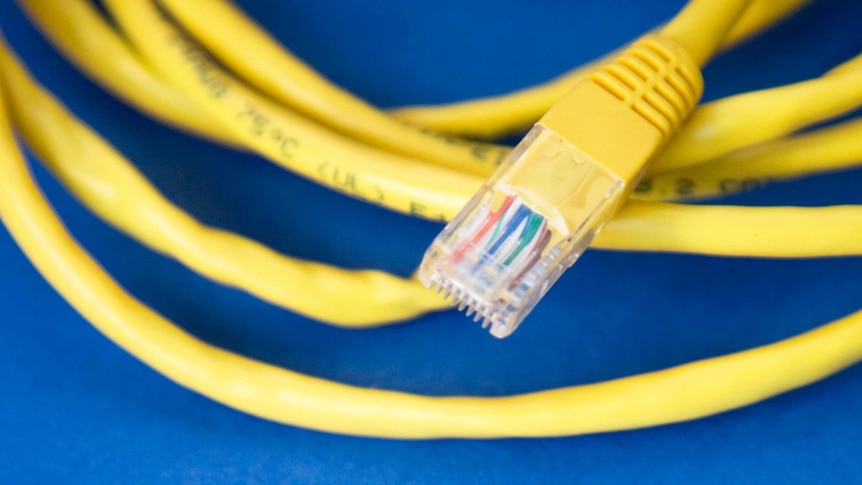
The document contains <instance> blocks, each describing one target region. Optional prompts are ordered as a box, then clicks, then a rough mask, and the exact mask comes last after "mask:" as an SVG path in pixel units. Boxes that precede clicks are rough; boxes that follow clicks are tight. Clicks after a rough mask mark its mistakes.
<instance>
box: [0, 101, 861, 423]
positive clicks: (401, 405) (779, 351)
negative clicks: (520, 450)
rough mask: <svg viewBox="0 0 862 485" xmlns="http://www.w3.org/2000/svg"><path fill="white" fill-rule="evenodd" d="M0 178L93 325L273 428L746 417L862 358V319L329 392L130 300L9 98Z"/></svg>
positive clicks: (51, 271)
mask: <svg viewBox="0 0 862 485" xmlns="http://www.w3.org/2000/svg"><path fill="white" fill-rule="evenodd" d="M0 170H2V172H3V173H4V174H5V175H4V177H2V178H0V218H2V220H3V223H4V225H5V226H6V228H7V229H8V230H9V232H10V234H12V236H13V238H14V239H15V240H16V242H17V243H18V244H19V245H20V247H21V248H22V249H23V250H24V252H25V253H26V254H27V257H28V258H30V260H31V261H32V262H33V264H34V265H35V266H36V267H37V269H38V270H39V271H40V272H41V273H42V275H43V276H44V277H45V278H46V279H47V280H48V281H49V282H50V283H51V285H52V286H54V288H55V289H57V291H58V292H59V293H60V294H61V295H62V296H63V297H64V298H65V299H66V300H67V301H68V302H69V303H70V304H71V305H72V306H73V307H74V308H75V309H76V310H77V311H78V312H79V313H81V315H82V316H84V318H86V319H87V320H89V321H90V322H91V323H92V324H93V325H94V326H95V327H96V328H97V329H98V330H99V331H101V332H102V333H103V334H105V335H106V336H107V337H108V338H109V339H111V340H112V341H114V342H115V343H116V344H117V345H119V346H120V347H122V348H124V349H126V350H127V351H128V352H129V353H131V354H132V355H134V356H135V357H137V358H138V359H140V360H141V361H142V362H144V363H146V364H147V365H148V366H150V367H151V368H153V369H154V370H156V371H157V372H160V373H162V374H163V375H165V376H166V377H168V378H169V379H171V380H173V381H174V382H176V383H178V384H180V385H182V386H185V387H187V388H189V389H192V390H194V391H196V392H199V393H201V394H203V395H205V396H208V397H210V398H212V399H214V400H216V401H219V402H221V403H223V404H225V405H227V406H231V407H234V408H236V409H239V410H242V411H245V412H247V413H250V414H253V415H256V416H259V417H262V418H265V419H269V420H273V421H278V422H283V423H287V424H292V425H297V426H302V427H306V428H312V429H317V430H323V431H330V432H336V433H344V434H354V435H363V436H378V437H389V438H411V439H417V438H441V437H473V438H492V437H502V436H563V435H572V434H582V433H595V432H601V431H610V430H621V429H633V428H639V427H644V426H652V425H658V424H664V423H671V422H679V421H685V420H690V419H695V418H698V417H702V416H706V415H710V414H715V413H718V412H722V411H726V410H728V409H734V408H737V407H740V406H744V405H746V404H751V403H753V402H757V401H760V400H763V399H766V398H768V397H770V396H773V395H775V394H778V393H781V392H785V391H788V390H790V389H795V388H797V387H801V386H804V385H806V384H809V383H811V382H815V381H817V380H819V379H822V378H824V377H826V376H828V375H830V374H833V373H835V372H838V371H839V370H841V369H844V368H846V367H848V366H850V365H852V364H853V363H855V362H857V361H858V360H860V359H862V312H859V313H855V314H853V315H850V316H848V317H845V318H843V319H840V320H837V321H835V322H833V323H830V324H828V325H825V326H823V327H821V328H819V329H816V330H812V331H809V332H806V333H803V334H801V335H799V336H796V337H793V338H790V339H787V340H784V341H782V342H778V343H775V344H771V345H767V346H763V347H760V348H757V349H752V350H748V351H744V352H738V353H735V354H730V355H727V356H724V357H717V358H712V359H706V360H702V361H699V362H694V363H690V364H685V365H681V366H678V367H673V368H670V369H667V370H663V371H657V372H651V373H647V374H643V375H640V376H633V377H627V378H622V379H616V380H612V381H607V382H604V383H599V384H589V385H584V386H575V387H569V388H562V389H556V390H550V391H542V392H535V393H529V394H522V395H515V396H509V397H499V398H475V397H455V396H453V397H428V396H420V395H414V394H408V393H402V392H396V391H385V390H376V389H362V388H358V387H355V386H348V385H344V384H339V383H335V382H329V381H326V380H323V379H319V378H314V377H309V376H306V375H302V374H299V373H296V372H292V371H289V370H285V369H281V368H278V367H275V366H272V365H269V364H266V363H263V362H259V361H255V360H252V359H249V358H246V357H242V356H240V355H237V354H234V353H231V352H228V351H225V350H222V349H219V348H217V347H213V346H211V345H208V344H206V343H204V342H202V341H200V340H198V339H196V338H194V337H193V336H191V335H189V334H188V333H186V332H184V331H182V330H180V329H179V328H177V327H176V326H174V325H173V324H172V323H171V322H169V321H168V320H166V319H165V318H163V317H162V316H160V315H159V314H157V313H156V312H154V311H153V310H151V309H149V308H148V307H147V306H145V305H143V304H142V303H140V302H139V301H137V300H135V299H134V298H132V297H131V296H129V295H128V294H127V293H126V292H125V291H124V290H123V289H122V288H121V287H120V286H119V285H118V284H117V283H115V282H114V281H113V280H112V279H111V278H110V277H109V276H108V275H107V274H106V273H105V272H104V270H102V269H101V268H100V267H99V265H98V264H97V263H96V262H95V261H93V260H92V258H91V257H90V256H89V255H88V254H87V253H86V252H85V251H84V250H83V249H82V248H81V247H80V246H78V245H77V243H76V242H75V241H74V240H73V239H72V238H71V236H70V235H69V234H68V233H67V231H66V230H65V228H64V227H63V226H62V224H61V223H60V222H59V221H58V219H57V217H56V215H55V214H54V212H53V210H52V209H51V208H50V206H49V205H48V204H47V203H46V202H45V200H44V197H43V196H42V195H41V194H40V192H39V190H38V189H37V188H36V186H35V185H34V181H33V179H32V177H31V175H30V173H29V171H28V170H27V167H26V163H25V161H24V160H23V158H22V157H21V155H20V153H18V151H17V150H16V147H15V142H14V139H13V138H12V134H11V130H10V129H9V125H8V118H7V117H6V113H5V100H4V97H3V96H0ZM788 363H792V364H793V365H788Z"/></svg>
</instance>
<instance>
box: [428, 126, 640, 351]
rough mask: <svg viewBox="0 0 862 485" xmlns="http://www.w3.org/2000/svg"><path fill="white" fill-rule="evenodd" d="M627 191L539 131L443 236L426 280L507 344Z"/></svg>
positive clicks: (431, 251)
mask: <svg viewBox="0 0 862 485" xmlns="http://www.w3.org/2000/svg"><path fill="white" fill-rule="evenodd" d="M624 185H625V184H624V182H623V180H621V179H620V178H619V177H617V176H616V175H615V174H613V173H612V172H611V171H609V170H608V169H607V168H605V167H604V166H603V165H601V164H600V163H598V162H597V161H595V160H594V159H592V158H591V157H590V156H589V155H587V154H586V153H584V152H583V151H581V150H579V149H578V148H577V147H575V146H573V145H571V144H570V143H568V142H567V141H566V140H564V139H563V138H561V137H560V136H559V135H557V134H556V133H554V132H553V131H552V130H550V129H548V128H546V127H544V126H542V125H540V124H537V125H535V126H534V127H533V129H532V130H531V131H530V132H529V133H528V134H527V136H526V137H525V138H524V139H523V140H522V141H521V143H520V144H519V145H518V146H517V147H515V150H514V151H513V152H512V154H511V155H510V157H509V158H508V160H506V161H505V162H504V163H503V165H501V166H500V168H499V169H498V170H497V172H496V173H495V174H494V175H493V176H492V177H491V178H490V179H489V180H488V181H487V182H486V183H485V184H484V185H483V186H482V188H481V189H480V190H479V192H478V193H477V194H476V195H475V196H474V197H473V198H472V199H471V200H470V202H469V203H468V204H467V205H466V206H465V207H464V209H462V210H461V212H460V213H459V214H458V215H457V216H456V217H455V218H454V219H453V220H452V221H451V222H450V223H449V224H448V225H447V226H446V227H445V229H443V231H442V232H441V233H440V235H439V236H437V238H436V239H435V240H434V242H433V243H432V245H431V246H430V247H429V248H428V250H427V251H426V252H425V257H424V259H423V260H422V265H421V266H420V268H419V279H420V281H421V282H422V283H423V284H424V285H425V286H427V287H429V288H436V290H437V291H438V292H443V293H444V294H445V296H446V297H447V298H449V297H451V298H452V304H453V305H456V306H458V309H459V310H462V311H463V310H465V309H466V310H467V316H471V315H475V317H474V319H475V321H479V320H483V327H484V328H487V327H489V326H490V332H491V334H492V335H494V336H495V337H498V338H503V337H506V336H508V335H510V334H511V333H512V332H513V331H514V330H515V329H516V328H517V327H518V325H519V324H520V323H521V321H523V319H524V317H526V316H527V314H528V313H530V311H531V310H532V309H533V307H535V305H536V303H537V302H538V301H539V300H540V299H541V298H542V296H544V295H545V293H546V292H547V291H548V289H549V288H550V287H551V285H553V284H554V283H555V282H556V281H557V279H558V278H559V277H560V275H561V274H563V271H565V270H566V269H567V268H568V267H569V266H571V265H572V264H573V263H574V262H575V261H576V260H577V259H578V257H579V256H580V255H581V253H582V252H583V251H584V250H585V249H586V248H587V246H589V244H590V242H591V241H592V239H593V237H594V236H595V235H596V234H597V233H598V231H599V229H600V228H601V226H602V224H603V223H604V222H605V220H606V219H608V218H609V217H610V216H611V215H612V213H613V209H614V208H615V206H616V204H617V203H618V202H619V200H621V196H622V194H623V190H624Z"/></svg>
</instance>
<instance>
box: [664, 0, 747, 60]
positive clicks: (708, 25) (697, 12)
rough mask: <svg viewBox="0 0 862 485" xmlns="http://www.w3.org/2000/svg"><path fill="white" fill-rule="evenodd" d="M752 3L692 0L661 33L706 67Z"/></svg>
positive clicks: (740, 0)
mask: <svg viewBox="0 0 862 485" xmlns="http://www.w3.org/2000/svg"><path fill="white" fill-rule="evenodd" d="M750 3H751V0H723V1H721V2H716V1H714V0H689V2H688V3H686V5H685V7H683V9H682V10H681V11H680V12H679V13H678V14H676V15H675V16H674V18H673V19H671V21H670V22H668V23H667V25H665V26H663V27H662V28H661V29H659V32H660V33H661V35H662V36H664V37H667V38H669V39H673V40H675V41H677V42H678V43H679V44H680V45H682V46H683V47H685V50H686V52H687V53H688V55H690V56H691V58H692V59H694V61H695V62H697V63H698V64H700V65H701V66H703V65H705V64H706V63H707V62H708V61H709V59H710V58H711V57H712V56H713V54H715V52H716V51H718V49H719V47H721V44H722V43H723V42H724V39H725V38H726V37H727V35H728V33H729V32H730V30H731V29H732V28H733V25H734V24H735V23H736V22H737V20H739V18H740V17H741V16H742V14H743V12H745V10H746V9H747V8H748V6H749V4H750Z"/></svg>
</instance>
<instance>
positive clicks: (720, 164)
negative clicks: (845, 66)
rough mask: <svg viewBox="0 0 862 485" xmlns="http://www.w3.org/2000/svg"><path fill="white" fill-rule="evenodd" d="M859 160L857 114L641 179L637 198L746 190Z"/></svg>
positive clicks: (861, 131)
mask: <svg viewBox="0 0 862 485" xmlns="http://www.w3.org/2000/svg"><path fill="white" fill-rule="evenodd" d="M860 165H862V119H853V120H850V121H845V122H843V123H840V124H837V125H834V126H829V127H827V128H822V129H819V130H816V131H812V132H809V133H803V134H801V135H796V136H792V137H789V138H785V139H781V140H776V141H773V142H770V143H763V144H761V145H757V146H754V147H751V148H749V149H746V150H741V151H737V152H733V153H731V154H729V155H725V156H723V157H719V158H716V159H714V160H710V161H709V163H705V164H702V165H696V166H694V167H688V168H683V169H681V170H676V171H672V172H665V173H662V174H659V175H656V176H653V177H650V178H648V179H645V180H643V181H642V182H641V184H640V185H639V186H638V188H637V189H635V192H634V194H633V196H634V197H636V198H638V199H641V200H667V199H676V200H689V199H704V198H709V197H719V196H723V195H728V194H733V193H738V192H747V191H750V190H754V189H757V188H760V187H763V186H764V185H766V184H768V183H769V182H771V181H774V180H788V179H794V178H799V177H804V176H808V175H813V174H817V173H824V172H831V171H836V170H846V169H850V168H856V167H859V166H860Z"/></svg>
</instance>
